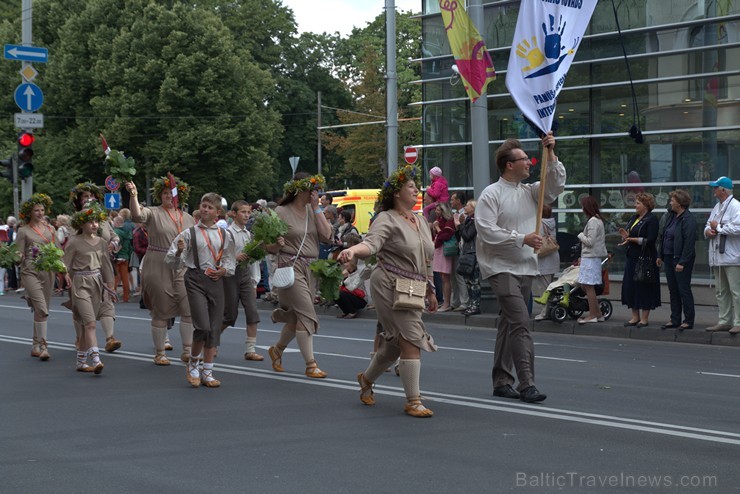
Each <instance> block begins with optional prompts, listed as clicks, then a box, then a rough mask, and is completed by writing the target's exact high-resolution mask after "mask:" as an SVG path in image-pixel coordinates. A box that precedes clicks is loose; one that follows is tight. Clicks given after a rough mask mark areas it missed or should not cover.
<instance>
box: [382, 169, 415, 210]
mask: <svg viewBox="0 0 740 494" xmlns="http://www.w3.org/2000/svg"><path fill="white" fill-rule="evenodd" d="M418 176H419V169H418V168H417V167H415V166H413V165H404V166H402V167H401V168H399V169H397V170H396V171H394V172H393V173H391V176H390V177H388V178H387V179H386V181H385V182H384V183H383V187H381V189H380V192H378V201H380V202H381V203H382V202H383V201H384V200H385V199H387V198H388V197H392V196H393V195H394V194H395V193H396V192H398V191H399V190H401V188H402V187H403V186H404V185H405V184H406V182H408V181H409V180H413V181H414V183H416V180H417V177H418Z"/></svg>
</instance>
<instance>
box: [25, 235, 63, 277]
mask: <svg viewBox="0 0 740 494" xmlns="http://www.w3.org/2000/svg"><path fill="white" fill-rule="evenodd" d="M32 255H33V265H34V267H35V268H36V270H37V271H46V272H52V273H62V274H64V273H66V272H67V266H65V265H64V262H62V258H63V257H64V251H63V250H62V249H60V248H59V247H57V246H56V245H54V244H53V243H51V244H46V245H42V246H41V247H38V248H37V247H34V248H33V250H32Z"/></svg>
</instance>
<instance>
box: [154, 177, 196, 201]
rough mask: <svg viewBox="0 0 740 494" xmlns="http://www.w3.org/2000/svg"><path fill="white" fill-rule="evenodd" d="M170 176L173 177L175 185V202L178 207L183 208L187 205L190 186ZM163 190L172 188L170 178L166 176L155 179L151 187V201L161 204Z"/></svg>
mask: <svg viewBox="0 0 740 494" xmlns="http://www.w3.org/2000/svg"><path fill="white" fill-rule="evenodd" d="M172 176H173V177H174V179H175V183H176V184H177V202H178V204H179V205H180V206H183V205H185V204H187V203H188V198H190V186H189V185H188V184H187V182H183V181H182V180H180V179H179V178H178V177H175V176H174V175H172ZM165 189H167V190H171V189H172V186H171V185H170V178H169V177H168V176H166V175H165V176H164V177H159V178H155V179H154V185H153V186H152V194H153V195H154V197H153V198H152V199H153V200H154V202H155V203H157V204H161V203H162V191H164V190H165Z"/></svg>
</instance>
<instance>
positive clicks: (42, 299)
mask: <svg viewBox="0 0 740 494" xmlns="http://www.w3.org/2000/svg"><path fill="white" fill-rule="evenodd" d="M51 204H52V201H51V197H49V196H47V195H46V194H34V195H32V196H31V198H30V199H28V200H27V201H26V202H24V203H23V204H22V205H21V208H20V219H21V221H22V222H23V227H22V228H20V229H19V230H18V233H17V234H16V237H15V243H16V245H17V246H18V252H20V255H21V269H20V271H21V282H22V284H23V287H24V288H25V289H26V293H25V294H24V298H25V299H26V302H27V303H28V306H29V307H31V312H33V343H32V346H31V357H38V358H39V360H49V358H50V357H51V356H50V355H49V349H48V348H47V346H46V322H47V319H49V301H50V300H51V291H52V289H53V288H54V273H52V272H46V271H39V270H37V269H36V267H35V266H34V264H33V260H34V259H35V257H36V254H37V253H38V249H39V247H41V246H43V245H46V244H51V243H55V239H56V230H55V229H54V227H53V226H51V225H49V224H48V223H47V222H46V221H45V219H44V217H45V216H46V214H47V213H49V212H50V211H51Z"/></svg>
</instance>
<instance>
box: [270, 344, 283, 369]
mask: <svg viewBox="0 0 740 494" xmlns="http://www.w3.org/2000/svg"><path fill="white" fill-rule="evenodd" d="M267 354H268V355H269V356H270V360H272V369H273V370H274V371H275V372H285V369H283V352H281V351H280V350H278V349H277V348H276V347H274V346H271V347H270V348H268V349H267Z"/></svg>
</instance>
